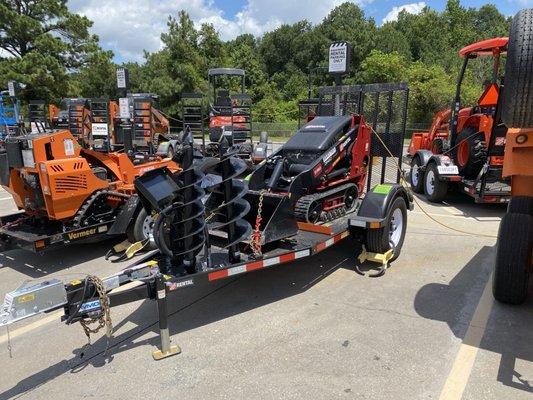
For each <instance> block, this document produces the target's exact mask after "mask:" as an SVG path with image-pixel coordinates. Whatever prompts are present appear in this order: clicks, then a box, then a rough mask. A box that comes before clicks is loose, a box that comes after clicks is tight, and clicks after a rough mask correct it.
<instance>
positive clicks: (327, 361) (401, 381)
mask: <svg viewBox="0 0 533 400" xmlns="http://www.w3.org/2000/svg"><path fill="white" fill-rule="evenodd" d="M418 201H419V203H420V204H421V205H422V206H423V208H424V210H425V211H426V212H428V213H430V215H431V216H432V217H433V218H435V219H437V220H439V221H442V222H444V223H445V224H448V225H450V226H452V227H454V228H457V229H460V230H466V231H469V232H472V233H474V234H478V235H466V234H463V233H459V232H455V231H452V230H450V229H447V228H445V227H443V226H441V225H438V224H436V223H435V222H433V221H431V220H430V219H428V217H427V216H426V215H425V214H424V212H423V211H422V210H421V209H420V207H418V206H417V207H416V208H415V210H414V211H413V212H411V213H410V214H409V224H408V231H407V237H406V240H405V244H404V248H403V252H402V255H401V257H400V258H399V259H398V260H397V261H396V262H394V264H393V265H392V267H391V269H390V270H389V271H388V272H387V273H386V274H385V276H383V277H381V278H377V279H372V278H368V277H364V276H360V275H358V274H357V273H356V272H355V271H354V265H355V256H356V255H357V254H356V249H355V248H354V247H353V244H352V243H351V242H350V241H344V242H341V243H340V244H338V245H335V246H333V247H331V248H329V249H328V250H325V251H324V252H322V253H319V254H318V255H316V256H314V257H313V258H308V259H303V260H301V261H298V262H293V263H291V264H286V265H284V266H281V267H278V268H273V269H266V270H260V271H257V272H254V273H250V274H246V275H242V276H240V277H239V278H236V279H228V280H225V281H221V282H219V283H217V284H211V285H209V286H208V285H205V286H197V287H194V288H190V289H186V290H185V291H183V292H180V293H177V294H176V295H174V296H172V297H170V302H169V306H170V313H171V317H170V332H171V335H172V337H173V341H174V342H175V343H178V344H179V345H180V346H181V348H182V353H181V354H180V355H177V356H174V357H171V358H168V359H166V360H162V361H159V362H155V361H153V360H152V357H151V352H152V351H153V350H155V349H156V345H157V344H158V336H157V323H156V321H157V315H156V309H155V304H154V303H152V302H151V301H148V300H147V301H139V302H136V303H132V304H129V305H126V306H122V307H117V308H113V309H112V319H113V324H114V326H115V333H114V336H113V338H112V339H111V341H110V347H109V350H108V352H107V353H104V350H105V347H106V339H105V336H104V337H103V336H102V334H99V335H96V336H95V337H94V338H93V344H92V346H90V347H85V348H84V347H83V346H84V345H85V344H86V338H85V335H84V334H83V331H82V329H81V327H80V326H79V325H78V324H76V325H73V326H66V325H63V324H61V323H60V321H59V317H58V316H57V315H45V316H41V317H40V318H34V319H31V320H27V321H23V322H21V323H19V324H16V325H14V326H12V327H11V328H10V336H11V354H12V358H10V355H9V351H8V341H7V335H6V330H5V328H4V330H3V332H1V333H0V347H2V350H0V363H1V365H2V367H3V368H2V374H1V379H0V399H8V398H27V399H47V398H54V399H73V398H98V399H123V398H126V397H127V398H184V399H206V398H222V399H226V398H227V399H240V398H248V399H251V398H261V399H286V398H297V399H310V398H313V399H331V398H346V399H354V398H357V399H391V398H394V399H437V398H441V399H459V398H461V397H462V398H464V399H530V398H531V397H532V393H533V345H532V344H533V329H531V327H532V326H533V313H532V309H533V295H532V296H530V299H529V301H528V302H527V303H526V304H524V305H522V306H518V307H509V306H503V305H501V304H498V303H495V302H494V300H493V299H492V294H491V292H490V275H491V270H492V266H493V259H494V252H495V247H494V245H495V238H493V237H485V236H481V235H488V236H491V235H496V233H497V229H498V224H499V220H500V217H501V216H502V214H503V212H504V207H502V206H490V205H477V206H476V205H474V204H473V203H472V201H471V200H470V199H469V198H467V197H464V196H461V195H456V196H452V197H451V198H450V200H449V201H448V202H447V204H443V205H429V204H427V203H425V201H423V200H422V199H419V200H418ZM13 209H14V208H13V204H12V202H11V200H10V198H9V196H8V194H7V193H6V192H3V191H2V192H0V213H2V214H4V213H8V212H11V211H12V210H13ZM111 245H112V243H109V242H105V243H101V244H97V245H82V246H77V247H71V248H66V249H64V250H61V251H54V252H50V253H47V254H45V255H42V256H40V255H35V254H31V253H28V252H25V251H10V252H6V253H3V254H0V295H1V296H2V297H3V295H4V294H5V293H6V292H8V291H10V290H13V289H14V288H16V287H17V286H18V285H20V284H21V283H22V282H24V281H26V280H31V279H37V280H39V279H45V278H50V277H59V278H61V279H63V280H70V279H73V278H75V277H79V276H82V275H83V274H85V273H93V274H97V275H99V276H105V275H108V274H111V273H113V272H115V271H118V270H120V269H122V268H124V266H125V265H126V263H122V264H110V263H108V262H106V261H104V259H103V255H104V253H105V252H106V251H107V249H108V248H109V247H110V246H111ZM532 286H533V285H532Z"/></svg>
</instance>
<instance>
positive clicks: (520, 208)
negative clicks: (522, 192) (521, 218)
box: [507, 196, 533, 216]
mask: <svg viewBox="0 0 533 400" xmlns="http://www.w3.org/2000/svg"><path fill="white" fill-rule="evenodd" d="M507 212H508V213H510V214H527V215H531V216H533V197H530V196H515V197H511V201H510V202H509V205H508V207H507Z"/></svg>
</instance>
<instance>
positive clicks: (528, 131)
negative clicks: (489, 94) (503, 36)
mask: <svg viewBox="0 0 533 400" xmlns="http://www.w3.org/2000/svg"><path fill="white" fill-rule="evenodd" d="M532 29H533V9H528V10H522V11H520V12H519V13H518V14H517V15H516V16H515V17H514V19H513V22H512V25H511V32H510V39H509V50H508V53H507V64H506V66H505V76H506V85H505V91H504V95H503V105H502V120H503V122H504V123H505V125H506V126H507V127H509V130H508V131H507V140H506V144H505V156H504V157H505V158H504V164H503V175H504V176H506V177H508V178H509V179H510V180H511V200H510V202H509V204H508V207H507V213H506V214H505V215H504V216H503V218H502V220H501V222H500V229H499V232H498V242H497V245H496V246H497V250H496V260H495V264H494V274H493V287H492V289H493V294H494V297H495V298H496V300H498V301H500V302H502V303H508V304H520V303H523V302H524V301H525V300H526V298H527V295H528V284H529V279H530V275H531V272H532V271H533V102H532V99H533V79H532V74H533V36H532V35H531V30H532ZM526 32H527V34H526Z"/></svg>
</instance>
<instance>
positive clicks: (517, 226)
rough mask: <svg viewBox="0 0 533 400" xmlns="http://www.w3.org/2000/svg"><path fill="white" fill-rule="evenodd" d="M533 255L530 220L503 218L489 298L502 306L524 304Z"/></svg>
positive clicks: (512, 216) (520, 216)
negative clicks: (492, 296) (490, 296)
mask: <svg viewBox="0 0 533 400" xmlns="http://www.w3.org/2000/svg"><path fill="white" fill-rule="evenodd" d="M532 252H533V217H532V216H531V215H527V214H509V213H507V214H505V215H504V216H503V218H502V220H501V222H500V229H499V232H498V244H497V249H496V261H495V264H494V276H493V281H492V294H493V295H494V298H495V299H496V300H498V301H500V302H502V303H507V304H521V303H523V302H524V301H525V300H526V297H527V287H528V281H529V273H530V270H531V262H532Z"/></svg>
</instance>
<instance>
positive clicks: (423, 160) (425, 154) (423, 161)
mask: <svg viewBox="0 0 533 400" xmlns="http://www.w3.org/2000/svg"><path fill="white" fill-rule="evenodd" d="M432 156H433V153H432V152H431V151H429V150H418V151H417V152H416V153H415V155H414V156H413V158H415V157H418V158H419V159H420V168H421V169H422V170H424V169H425V168H426V166H427V164H428V162H429V159H430V158H431V157H432Z"/></svg>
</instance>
